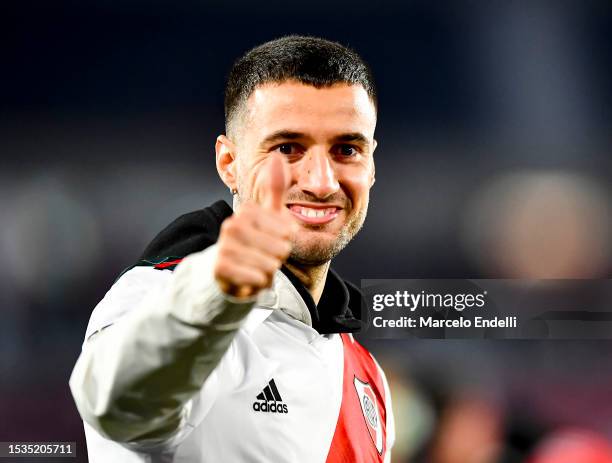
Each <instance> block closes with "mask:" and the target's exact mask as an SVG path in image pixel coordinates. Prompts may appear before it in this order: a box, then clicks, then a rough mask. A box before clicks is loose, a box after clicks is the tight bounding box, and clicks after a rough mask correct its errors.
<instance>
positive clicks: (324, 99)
mask: <svg viewBox="0 0 612 463" xmlns="http://www.w3.org/2000/svg"><path fill="white" fill-rule="evenodd" d="M375 126H376V111H375V108H374V105H373V103H372V102H371V100H370V99H369V97H368V94H367V93H366V91H365V90H364V88H363V87H362V86H360V85H348V84H337V85H334V86H332V87H324V88H319V89H318V88H315V87H313V86H310V85H305V84H302V83H299V82H295V81H286V82H283V83H280V84H266V85H262V86H260V87H258V88H257V89H256V90H255V91H254V92H253V94H252V95H251V96H250V97H249V100H248V101H247V111H246V115H245V116H244V118H243V120H242V122H241V123H240V128H239V129H238V136H237V137H236V138H237V140H234V142H235V144H236V165H235V168H236V171H235V174H236V179H237V190H238V198H237V200H238V203H241V202H244V201H245V200H249V199H256V198H254V197H253V196H254V185H255V181H256V179H257V175H258V172H259V170H260V169H261V167H262V166H263V163H264V161H265V160H266V158H267V157H268V156H269V155H270V153H272V152H275V151H276V152H280V153H281V154H283V155H284V157H285V158H286V159H287V161H288V164H289V171H290V180H291V181H290V186H289V188H288V190H287V194H286V201H285V205H286V207H287V208H288V209H289V211H290V213H291V214H292V216H293V218H294V220H295V221H296V222H297V223H298V224H299V228H298V232H297V233H296V234H295V236H294V237H293V251H292V253H291V255H290V259H291V260H293V261H295V262H297V263H301V264H306V265H320V264H323V263H324V262H327V261H329V260H330V259H332V258H333V257H334V256H335V255H337V254H338V253H339V252H340V251H341V250H342V249H343V248H344V247H345V246H346V245H347V244H348V243H349V241H350V240H351V239H352V238H353V237H354V236H355V235H356V234H357V232H358V231H359V229H360V228H361V226H362V225H363V222H364V220H365V217H366V214H367V209H368V201H369V191H370V187H371V186H372V184H373V183H374V159H373V152H374V148H375V146H376V142H375V141H374V128H375Z"/></svg>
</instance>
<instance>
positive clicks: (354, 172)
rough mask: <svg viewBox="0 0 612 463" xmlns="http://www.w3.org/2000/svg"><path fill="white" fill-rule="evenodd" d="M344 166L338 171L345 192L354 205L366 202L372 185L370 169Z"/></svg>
mask: <svg viewBox="0 0 612 463" xmlns="http://www.w3.org/2000/svg"><path fill="white" fill-rule="evenodd" d="M346 167H347V168H343V169H341V170H340V171H339V172H338V174H339V180H340V183H341V184H342V185H343V188H344V190H345V191H346V194H347V195H348V196H349V197H350V199H351V201H352V202H353V204H355V205H357V204H364V203H366V202H367V201H368V197H369V194H370V187H371V185H372V170H371V169H368V168H364V167H363V166H356V167H349V166H346Z"/></svg>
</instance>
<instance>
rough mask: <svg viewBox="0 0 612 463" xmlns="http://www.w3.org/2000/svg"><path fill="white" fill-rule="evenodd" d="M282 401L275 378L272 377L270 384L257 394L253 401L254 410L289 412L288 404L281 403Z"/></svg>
mask: <svg viewBox="0 0 612 463" xmlns="http://www.w3.org/2000/svg"><path fill="white" fill-rule="evenodd" d="M282 401H283V399H282V398H281V395H280V393H279V392H278V389H277V387H276V383H275V382H274V378H272V379H271V380H270V382H269V383H268V385H267V386H266V387H264V388H263V391H262V392H260V393H259V394H258V395H257V400H256V401H255V402H253V410H255V411H256V412H270V413H289V410H288V409H287V404H284V403H281V402H282Z"/></svg>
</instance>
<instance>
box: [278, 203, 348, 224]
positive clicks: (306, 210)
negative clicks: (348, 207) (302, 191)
mask: <svg viewBox="0 0 612 463" xmlns="http://www.w3.org/2000/svg"><path fill="white" fill-rule="evenodd" d="M287 208H288V209H289V210H290V211H291V213H292V214H293V215H294V216H296V217H297V218H298V219H300V220H301V221H302V222H306V223H309V224H316V225H319V224H324V223H328V222H331V221H332V220H334V219H335V218H336V217H338V213H339V212H340V210H341V208H339V207H336V206H332V207H313V206H304V205H299V204H289V205H287Z"/></svg>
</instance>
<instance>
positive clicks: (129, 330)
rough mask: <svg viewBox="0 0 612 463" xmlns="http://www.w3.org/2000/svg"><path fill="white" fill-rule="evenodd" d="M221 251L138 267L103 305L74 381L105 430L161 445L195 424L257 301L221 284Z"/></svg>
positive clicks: (86, 415) (81, 402) (93, 422)
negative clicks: (203, 391) (195, 399)
mask: <svg viewBox="0 0 612 463" xmlns="http://www.w3.org/2000/svg"><path fill="white" fill-rule="evenodd" d="M215 255H216V246H211V247H210V248H207V249H206V250H204V251H201V252H198V253H195V254H191V255H190V256H188V257H186V258H185V259H184V260H183V261H182V262H181V263H180V264H179V265H178V266H177V267H176V269H175V271H174V272H173V273H170V272H169V271H168V270H154V269H151V268H143V267H140V272H142V271H143V270H147V271H148V272H149V273H148V277H147V278H143V276H142V273H141V274H140V276H138V275H137V274H136V273H133V271H134V270H135V269H132V270H131V271H130V272H127V273H126V274H124V275H123V276H122V277H121V278H120V279H119V280H118V281H117V282H116V283H115V284H114V285H113V287H112V288H111V290H110V291H109V292H108V293H107V294H106V296H105V297H104V299H103V300H102V301H101V302H100V304H98V306H97V307H96V310H95V311H94V314H93V315H92V318H91V321H90V326H89V328H88V333H87V335H86V341H85V343H84V345H83V350H82V352H81V355H80V356H79V358H78V360H77V363H76V365H75V367H74V370H73V372H72V375H71V378H70V389H71V391H72V394H73V396H74V399H75V402H76V405H77V408H78V410H79V412H80V414H81V417H82V418H83V420H84V421H85V422H87V423H88V424H89V425H90V426H92V427H93V428H94V429H96V430H97V431H98V432H99V433H100V434H101V435H103V436H104V437H106V438H109V439H112V440H114V441H117V442H121V443H124V444H128V445H130V444H131V445H134V446H149V445H151V446H156V445H159V444H163V443H167V442H169V441H171V440H173V439H175V438H176V437H177V436H178V435H181V434H182V433H184V432H186V431H188V428H189V427H188V425H187V422H186V418H187V416H188V413H189V401H190V399H191V398H192V396H193V395H194V394H195V393H196V392H198V391H199V390H200V388H201V387H202V385H203V384H204V382H205V380H206V379H207V378H208V377H209V375H210V374H211V372H213V370H214V368H215V367H216V366H217V364H218V363H219V361H220V360H221V357H222V356H223V355H224V353H225V352H226V350H227V349H228V347H229V345H230V343H231V341H232V339H233V337H234V334H235V333H236V331H237V329H238V328H239V327H240V325H241V322H242V320H243V319H244V317H245V316H246V315H247V314H248V312H249V311H250V309H251V308H252V307H253V305H254V303H255V300H254V299H251V300H246V301H244V300H237V299H234V298H231V297H229V296H227V295H225V294H224V293H223V292H222V291H221V290H220V289H219V287H218V285H217V284H216V282H215V280H214V278H213V275H212V266H213V262H214V258H215ZM136 268H138V267H136ZM153 272H154V273H153ZM153 274H155V275H156V276H153ZM161 274H163V275H164V277H163V282H162V281H160V280H157V281H152V280H151V278H153V280H156V279H158V278H160V277H159V276H158V275H161ZM109 318H110V320H108V319H109ZM92 331H93V332H94V333H93V334H90V333H91V332H92Z"/></svg>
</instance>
